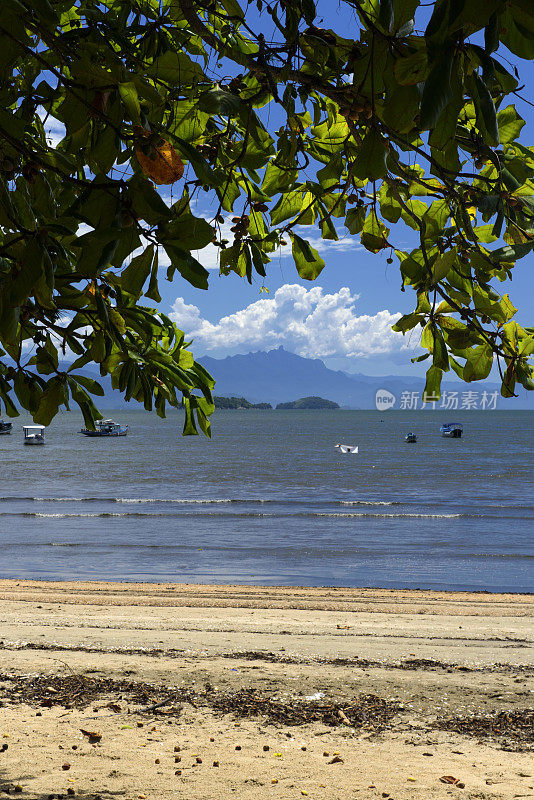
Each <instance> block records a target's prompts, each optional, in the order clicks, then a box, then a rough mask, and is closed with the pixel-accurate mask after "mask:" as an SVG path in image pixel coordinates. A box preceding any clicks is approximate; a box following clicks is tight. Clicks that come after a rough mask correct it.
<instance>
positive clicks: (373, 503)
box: [332, 500, 408, 506]
mask: <svg viewBox="0 0 534 800" xmlns="http://www.w3.org/2000/svg"><path fill="white" fill-rule="evenodd" d="M332 505H337V503H336V502H334V503H333V504H332ZM339 505H341V506H405V505H408V504H407V503H401V502H400V500H340V501H339Z"/></svg>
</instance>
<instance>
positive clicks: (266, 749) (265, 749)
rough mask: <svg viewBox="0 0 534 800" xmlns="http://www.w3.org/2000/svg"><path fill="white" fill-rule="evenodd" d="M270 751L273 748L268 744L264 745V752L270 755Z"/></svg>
mask: <svg viewBox="0 0 534 800" xmlns="http://www.w3.org/2000/svg"><path fill="white" fill-rule="evenodd" d="M270 749H271V748H270V747H269V745H268V744H264V745H263V752H264V753H268V752H269V750H270Z"/></svg>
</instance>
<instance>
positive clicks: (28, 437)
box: [22, 425, 45, 444]
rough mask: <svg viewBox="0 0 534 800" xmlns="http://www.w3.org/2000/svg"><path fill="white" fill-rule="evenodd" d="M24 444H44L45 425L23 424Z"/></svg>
mask: <svg viewBox="0 0 534 800" xmlns="http://www.w3.org/2000/svg"><path fill="white" fill-rule="evenodd" d="M22 430H23V431H24V444H44V443H45V426H44V425H23V426H22Z"/></svg>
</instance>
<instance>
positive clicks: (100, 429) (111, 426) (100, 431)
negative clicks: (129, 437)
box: [80, 419, 129, 438]
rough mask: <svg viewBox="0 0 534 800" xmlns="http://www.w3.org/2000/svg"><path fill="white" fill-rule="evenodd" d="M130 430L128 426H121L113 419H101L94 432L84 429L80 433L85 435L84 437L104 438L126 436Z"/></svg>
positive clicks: (96, 423) (97, 422)
mask: <svg viewBox="0 0 534 800" xmlns="http://www.w3.org/2000/svg"><path fill="white" fill-rule="evenodd" d="M128 430H129V428H128V425H121V424H120V423H118V422H114V421H113V420H112V419H99V420H97V421H96V422H95V430H94V431H90V430H89V428H82V429H81V431H80V433H83V435H84V436H91V437H93V438H95V437H97V438H98V437H102V436H126V434H127V433H128Z"/></svg>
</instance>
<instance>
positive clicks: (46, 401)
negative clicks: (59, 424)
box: [33, 378, 65, 425]
mask: <svg viewBox="0 0 534 800" xmlns="http://www.w3.org/2000/svg"><path fill="white" fill-rule="evenodd" d="M64 402H65V393H64V390H63V384H62V383H61V382H60V380H59V378H51V379H50V380H49V381H48V383H47V385H46V389H45V390H44V392H43V395H42V397H41V402H40V403H39V408H38V409H37V412H36V413H35V414H34V415H33V418H34V420H35V422H37V423H38V424H39V425H50V423H51V422H52V420H53V418H54V417H55V416H56V414H57V412H58V409H59V406H60V405H62V403H64Z"/></svg>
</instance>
